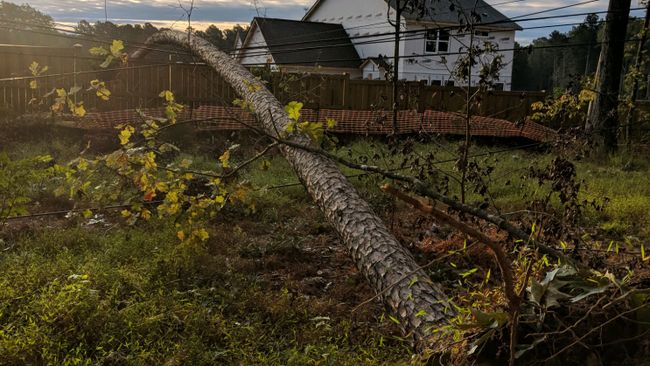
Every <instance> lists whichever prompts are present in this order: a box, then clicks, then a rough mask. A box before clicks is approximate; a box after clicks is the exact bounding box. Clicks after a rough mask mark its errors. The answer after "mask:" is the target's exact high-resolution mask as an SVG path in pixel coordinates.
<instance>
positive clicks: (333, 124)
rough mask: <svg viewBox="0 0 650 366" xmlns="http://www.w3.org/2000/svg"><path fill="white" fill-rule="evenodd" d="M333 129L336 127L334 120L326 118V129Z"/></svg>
mask: <svg viewBox="0 0 650 366" xmlns="http://www.w3.org/2000/svg"><path fill="white" fill-rule="evenodd" d="M334 127H336V120H335V119H333V118H328V119H327V128H328V129H331V128H334Z"/></svg>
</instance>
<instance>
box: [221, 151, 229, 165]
mask: <svg viewBox="0 0 650 366" xmlns="http://www.w3.org/2000/svg"><path fill="white" fill-rule="evenodd" d="M219 161H221V166H222V167H224V168H229V167H230V150H226V151H225V152H224V153H223V154H222V155H221V156H220V157H219Z"/></svg>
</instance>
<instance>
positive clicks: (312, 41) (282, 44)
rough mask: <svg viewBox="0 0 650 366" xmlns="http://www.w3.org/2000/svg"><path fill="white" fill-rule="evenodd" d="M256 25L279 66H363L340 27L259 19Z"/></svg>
mask: <svg viewBox="0 0 650 366" xmlns="http://www.w3.org/2000/svg"><path fill="white" fill-rule="evenodd" d="M253 22H255V23H257V25H258V26H259V27H260V31H261V32H262V35H263V36H264V39H265V40H266V44H267V46H268V47H269V50H270V52H271V54H272V55H273V59H274V60H275V63H276V64H293V65H305V66H314V65H322V66H324V67H342V68H357V67H359V65H360V64H361V59H359V54H358V53H357V50H356V49H355V48H354V45H353V44H352V42H351V41H350V38H349V36H348V34H347V32H346V31H345V29H344V28H343V26H342V25H341V24H331V23H318V22H304V21H298V20H288V19H274V18H260V17H256V18H255V19H254V20H253ZM301 42H305V43H304V44H301Z"/></svg>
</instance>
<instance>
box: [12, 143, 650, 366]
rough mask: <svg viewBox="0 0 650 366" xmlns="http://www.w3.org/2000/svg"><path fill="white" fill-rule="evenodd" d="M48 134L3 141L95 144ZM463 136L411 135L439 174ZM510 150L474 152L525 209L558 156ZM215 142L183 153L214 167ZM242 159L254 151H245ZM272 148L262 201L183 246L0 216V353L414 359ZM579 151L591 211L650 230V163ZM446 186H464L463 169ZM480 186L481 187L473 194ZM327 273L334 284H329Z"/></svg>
mask: <svg viewBox="0 0 650 366" xmlns="http://www.w3.org/2000/svg"><path fill="white" fill-rule="evenodd" d="M49 140H50V139H49V138H46V137H44V138H42V139H37V141H36V142H32V143H30V144H11V145H9V144H5V145H4V148H5V149H8V150H9V152H10V154H12V156H13V157H25V156H30V155H35V154H42V153H48V154H51V155H53V156H54V157H55V159H56V160H57V161H58V162H64V161H66V160H69V159H71V158H73V157H74V156H75V154H76V153H77V151H78V150H80V149H82V148H83V146H81V145H79V144H78V143H75V141H78V139H55V140H52V141H51V143H48V141H49ZM457 148H458V142H453V141H452V142H448V141H427V142H415V143H414V144H413V150H414V151H415V152H416V153H417V154H420V155H422V156H425V155H427V154H432V155H433V157H434V159H435V160H436V161H443V162H441V163H439V164H436V167H437V168H438V169H439V172H438V174H436V175H432V176H429V177H428V179H429V180H430V181H431V182H432V183H434V182H436V180H437V179H442V177H444V176H445V175H448V174H452V175H453V174H457V172H455V170H454V169H455V168H454V162H453V156H454V151H456V150H457ZM503 149H507V146H505V147H504V146H490V145H485V144H477V145H475V146H473V147H472V155H478V157H476V159H477V161H478V162H479V163H480V164H481V165H482V166H485V165H490V166H494V171H493V172H492V173H491V174H490V176H489V179H490V194H491V197H492V199H493V200H494V203H495V204H496V205H497V206H498V207H499V208H500V209H501V210H502V211H503V212H506V211H515V210H520V209H523V208H525V205H524V203H523V202H524V200H525V199H528V200H530V199H532V198H535V197H541V196H543V195H544V194H546V193H547V192H548V187H547V186H539V185H538V184H537V182H536V181H534V180H530V179H526V178H524V177H523V176H524V175H525V174H526V172H527V171H528V168H529V167H531V166H536V167H541V166H544V165H546V164H548V163H549V162H550V161H551V159H552V156H551V154H548V153H546V152H543V151H527V150H512V151H507V152H502V153H499V154H493V155H492V154H487V153H489V152H492V151H495V150H503ZM217 150H223V149H217ZM218 152H219V151H213V152H209V153H205V152H200V153H192V154H187V155H182V156H179V157H176V159H179V160H182V159H185V158H190V159H191V160H192V161H193V166H192V167H193V168H195V169H213V168H214V165H215V164H216V157H217V156H218V154H217V153H218ZM337 153H339V154H341V155H342V156H346V157H350V158H351V159H357V160H358V159H362V157H363V156H367V157H370V158H371V160H372V161H373V162H377V164H378V165H380V166H382V167H384V168H388V169H390V168H398V167H399V163H400V160H401V157H402V156H401V154H391V153H390V152H389V150H388V148H387V146H386V145H385V144H384V143H382V142H380V141H377V140H373V139H355V140H353V141H350V142H348V143H346V144H345V145H344V146H343V147H342V148H341V149H339V150H338V151H337ZM215 154H217V155H215ZM238 159H239V161H241V160H242V159H243V154H242V156H239V155H237V154H235V155H234V156H233V160H234V161H235V162H236V161H237V160H238ZM269 160H270V163H271V164H270V167H269V168H268V170H262V169H260V167H259V164H254V165H252V166H251V168H250V169H248V170H246V171H245V172H243V173H242V174H241V175H240V176H239V177H238V178H237V179H238V180H243V181H247V182H250V183H251V185H252V186H253V187H255V191H254V192H253V193H252V196H253V197H252V198H253V201H254V202H255V205H256V210H255V211H253V212H247V211H246V210H244V209H243V208H242V207H231V208H229V209H227V210H225V211H224V212H222V215H220V216H219V217H218V218H217V219H215V220H214V221H212V222H210V223H209V224H208V225H207V227H209V231H210V239H209V241H208V242H207V243H206V244H205V245H204V246H189V247H188V246H179V244H178V240H177V238H176V235H175V229H174V226H173V223H171V222H169V221H159V220H153V221H152V222H149V223H139V224H137V225H136V226H133V227H129V226H124V225H123V224H122V221H121V220H120V219H119V218H118V217H113V216H112V215H110V214H107V216H106V222H107V223H108V226H102V225H94V226H89V225H87V223H88V222H87V221H85V220H83V219H81V218H76V219H73V220H58V219H39V220H37V221H34V222H26V221H23V222H14V223H11V224H10V225H9V227H6V228H5V229H4V231H0V238H1V239H2V241H0V250H2V251H0V365H14V364H62V365H84V364H106V365H122V364H124V365H149V364H165V365H180V364H196V365H213V364H228V365H230V364H235V365H237V364H241V365H249V364H255V365H257V364H268V365H363V364H368V365H371V364H372V365H376V364H389V365H396V364H409V363H410V362H411V361H410V357H411V352H410V348H409V346H408V344H407V343H406V342H404V341H402V340H400V339H399V338H398V337H397V335H398V332H397V331H396V328H395V326H394V325H393V324H391V322H390V321H381V320H380V319H381V318H382V309H381V308H380V307H379V306H376V305H371V306H370V307H365V308H364V309H363V310H362V311H360V312H355V313H351V309H352V308H353V307H354V306H355V305H356V304H359V303H360V302H362V301H364V300H366V299H367V298H369V297H371V296H372V293H371V292H370V290H369V289H368V287H367V286H366V285H365V280H364V279H363V278H362V277H361V276H360V275H359V274H358V272H356V271H355V270H354V269H353V266H352V263H351V261H350V260H349V259H347V253H346V251H345V249H344V248H341V247H340V246H338V245H337V243H338V239H337V237H336V235H335V234H334V233H333V232H332V230H331V229H330V228H329V226H328V225H327V224H326V223H325V221H324V218H323V216H322V215H321V213H320V212H319V211H318V209H317V208H316V207H314V205H313V204H312V202H311V201H310V200H309V198H308V197H307V196H306V192H305V190H304V188H303V187H302V186H300V185H292V184H293V183H297V182H298V181H297V178H296V177H295V175H294V174H293V172H292V171H291V169H290V167H289V165H288V164H287V162H286V161H285V160H284V159H282V158H281V157H279V156H271V157H270V158H269ZM576 165H577V168H578V174H579V177H580V178H581V179H584V181H585V183H584V184H583V187H584V190H583V193H582V196H581V197H583V198H590V199H593V198H602V197H608V198H609V203H608V205H607V206H606V207H605V209H604V211H602V212H599V211H595V210H587V215H586V217H585V218H584V221H585V224H586V225H588V226H589V227H592V228H597V229H599V230H601V231H604V232H605V233H607V234H610V235H612V236H620V237H623V236H626V235H627V236H629V235H635V236H638V237H639V238H641V239H647V238H650V229H648V227H647V223H648V222H650V210H648V208H650V198H649V197H650V187H649V186H648V185H647V184H646V182H647V178H648V176H649V174H648V173H649V172H650V164H648V163H647V162H643V161H635V160H632V161H631V160H630V159H629V157H626V156H624V155H620V156H615V157H613V158H611V159H610V161H607V162H600V163H594V162H586V161H578V162H576ZM342 171H343V172H344V173H345V174H347V175H358V174H359V173H360V172H358V171H354V170H352V169H349V168H345V167H342ZM402 171H403V172H404V173H405V174H407V173H412V172H411V171H409V170H408V169H406V170H402ZM485 179H486V180H487V179H488V176H485ZM351 181H352V182H353V184H354V185H355V186H356V187H357V188H358V190H359V191H360V193H361V194H362V196H363V197H364V198H366V199H367V200H368V201H370V202H371V203H372V205H373V206H374V207H375V208H376V209H377V211H378V212H380V213H381V214H384V215H386V214H388V213H389V212H390V210H391V209H392V208H391V207H393V206H391V205H392V199H391V198H390V197H387V196H386V195H385V194H383V193H382V192H381V191H380V190H379V188H378V187H379V186H380V184H381V183H382V182H383V181H384V180H383V178H381V177H378V176H376V175H362V176H355V177H353V178H351ZM506 183H507V184H506ZM285 185H290V186H288V187H282V188H278V187H277V186H285ZM449 194H450V195H458V194H459V190H458V185H457V184H456V183H454V182H453V180H452V182H451V183H450V185H449ZM42 199H44V198H43V197H40V198H39V200H42ZM479 200H480V196H478V195H477V194H473V193H472V194H470V195H469V198H468V201H469V202H477V201H479ZM75 220H77V221H75ZM322 280H324V281H325V282H326V283H330V284H331V285H326V286H325V285H319V283H320V282H319V281H322Z"/></svg>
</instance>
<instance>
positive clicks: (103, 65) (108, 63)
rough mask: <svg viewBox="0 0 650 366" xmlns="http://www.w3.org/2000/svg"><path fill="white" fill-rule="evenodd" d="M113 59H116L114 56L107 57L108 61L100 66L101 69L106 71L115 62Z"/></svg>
mask: <svg viewBox="0 0 650 366" xmlns="http://www.w3.org/2000/svg"><path fill="white" fill-rule="evenodd" d="M113 58H114V57H113V56H112V55H108V56H106V60H104V62H102V63H101V64H100V65H99V67H101V68H102V69H105V68H107V67H109V66H110V65H111V62H113Z"/></svg>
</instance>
